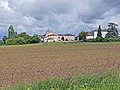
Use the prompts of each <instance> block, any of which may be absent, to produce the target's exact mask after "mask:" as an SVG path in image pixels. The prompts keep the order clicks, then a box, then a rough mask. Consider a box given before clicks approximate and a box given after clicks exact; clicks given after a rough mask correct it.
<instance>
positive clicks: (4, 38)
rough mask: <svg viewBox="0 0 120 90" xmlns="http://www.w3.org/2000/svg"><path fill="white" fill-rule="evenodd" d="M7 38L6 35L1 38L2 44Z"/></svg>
mask: <svg viewBox="0 0 120 90" xmlns="http://www.w3.org/2000/svg"><path fill="white" fill-rule="evenodd" d="M7 39H8V37H7V36H3V38H2V40H3V42H4V44H6V40H7Z"/></svg>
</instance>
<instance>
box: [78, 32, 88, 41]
mask: <svg viewBox="0 0 120 90" xmlns="http://www.w3.org/2000/svg"><path fill="white" fill-rule="evenodd" d="M86 34H87V32H84V31H82V32H80V33H79V40H83V41H85V40H86Z"/></svg>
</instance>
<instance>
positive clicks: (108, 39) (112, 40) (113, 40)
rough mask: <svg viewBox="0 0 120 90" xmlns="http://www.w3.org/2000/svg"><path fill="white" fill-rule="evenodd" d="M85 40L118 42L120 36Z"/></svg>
mask: <svg viewBox="0 0 120 90" xmlns="http://www.w3.org/2000/svg"><path fill="white" fill-rule="evenodd" d="M86 42H120V38H102V37H97V38H91V39H87V40H86Z"/></svg>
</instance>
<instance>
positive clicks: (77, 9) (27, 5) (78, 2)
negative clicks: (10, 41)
mask: <svg viewBox="0 0 120 90" xmlns="http://www.w3.org/2000/svg"><path fill="white" fill-rule="evenodd" d="M2 2H8V4H9V5H8V9H7V8H4V7H0V12H1V13H0V20H1V21H2V22H1V23H0V28H1V27H2V28H1V30H2V31H5V30H6V27H7V28H8V26H9V25H10V24H13V25H14V26H15V29H16V30H17V31H18V32H21V31H26V32H28V33H29V34H31V35H32V34H33V33H37V32H38V33H40V29H41V30H42V31H41V32H44V31H45V30H46V29H44V28H45V27H46V28H50V29H52V30H53V31H55V32H58V33H73V34H76V33H78V32H80V31H83V30H86V31H88V30H90V29H91V28H92V27H97V26H98V25H99V24H101V25H103V27H105V25H107V23H108V22H109V21H113V22H116V23H118V24H120V22H119V21H118V18H120V17H118V16H119V15H120V11H119V9H120V1H119V0H116V1H114V0H2ZM0 3H1V2H0ZM113 16H114V18H113ZM42 28H43V29H42Z"/></svg>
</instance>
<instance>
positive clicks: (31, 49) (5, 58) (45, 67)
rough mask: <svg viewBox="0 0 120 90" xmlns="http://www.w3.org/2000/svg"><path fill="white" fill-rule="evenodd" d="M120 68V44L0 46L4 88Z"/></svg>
mask: <svg viewBox="0 0 120 90" xmlns="http://www.w3.org/2000/svg"><path fill="white" fill-rule="evenodd" d="M113 67H117V68H118V69H119V68H120V44H108V45H107V44H90V45H87V44H72V45H45V46H43V45H38V46H37V45H36V46H34V45H33V46H20V47H16V46H15V47H0V87H2V86H8V85H13V84H16V83H21V82H26V83H32V82H35V81H39V80H41V79H44V78H52V77H59V76H71V75H75V74H81V73H82V74H83V73H97V72H99V71H101V70H107V69H111V68H113Z"/></svg>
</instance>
